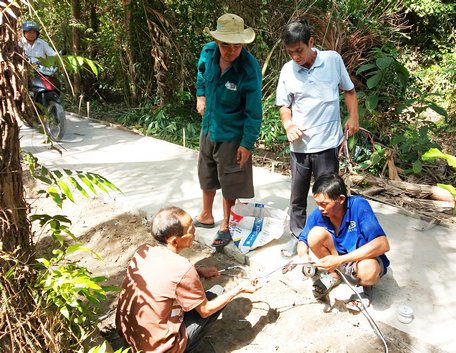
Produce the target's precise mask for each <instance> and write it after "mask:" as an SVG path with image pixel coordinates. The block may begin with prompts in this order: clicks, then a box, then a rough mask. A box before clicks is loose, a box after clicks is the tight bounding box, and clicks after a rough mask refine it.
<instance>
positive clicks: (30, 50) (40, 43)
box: [19, 37, 57, 64]
mask: <svg viewBox="0 0 456 353" xmlns="http://www.w3.org/2000/svg"><path fill="white" fill-rule="evenodd" d="M19 46H20V47H21V48H22V49H23V50H24V54H25V56H27V57H28V58H29V59H30V62H31V63H32V64H36V63H37V62H39V58H48V57H50V56H56V55H57V53H56V52H55V51H54V49H52V48H51V47H50V46H49V44H48V43H47V42H46V41H44V40H42V39H41V38H37V39H36V40H35V41H34V42H33V45H30V43H29V42H27V40H26V39H25V38H24V37H22V38H21V39H20V41H19Z"/></svg>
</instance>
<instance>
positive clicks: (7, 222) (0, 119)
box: [0, 16, 32, 256]
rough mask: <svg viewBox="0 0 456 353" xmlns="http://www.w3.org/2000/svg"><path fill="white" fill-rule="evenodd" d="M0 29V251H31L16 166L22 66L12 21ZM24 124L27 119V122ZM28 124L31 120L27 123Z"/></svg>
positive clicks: (19, 171) (21, 113)
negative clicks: (18, 249) (17, 249)
mask: <svg viewBox="0 0 456 353" xmlns="http://www.w3.org/2000/svg"><path fill="white" fill-rule="evenodd" d="M3 20H4V21H5V22H6V24H4V25H2V26H0V48H1V52H0V70H1V71H0V250H3V251H6V252H10V251H14V250H15V249H16V248H18V247H19V248H20V253H21V254H22V255H25V256H28V255H29V254H30V252H31V248H32V239H31V228H30V222H29V221H28V218H27V214H28V206H27V203H26V202H25V199H24V188H23V182H22V169H21V162H20V145H19V121H20V119H23V118H25V116H26V115H27V114H28V113H27V110H26V108H25V104H24V94H26V92H27V90H26V89H25V87H24V84H23V83H24V81H25V79H24V77H26V73H25V70H24V63H23V61H22V59H21V58H20V56H19V55H17V54H16V53H18V52H20V49H19V48H18V45H17V43H18V38H17V35H16V33H17V32H18V31H14V29H16V28H17V22H16V20H15V19H13V18H10V17H8V16H4V17H3ZM27 120H28V119H27ZM30 120H31V119H30Z"/></svg>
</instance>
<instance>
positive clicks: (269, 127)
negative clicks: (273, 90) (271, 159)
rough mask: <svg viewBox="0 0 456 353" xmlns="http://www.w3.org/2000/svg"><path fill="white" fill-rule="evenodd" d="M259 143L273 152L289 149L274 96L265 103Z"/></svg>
mask: <svg viewBox="0 0 456 353" xmlns="http://www.w3.org/2000/svg"><path fill="white" fill-rule="evenodd" d="M259 142H260V143H261V144H263V147H264V148H265V149H266V150H269V151H272V152H284V151H286V150H287V149H288V148H289V146H288V140H287V135H286V133H285V130H284V129H283V126H282V122H281V120H280V117H279V109H278V107H277V106H276V105H275V97H274V96H271V97H269V98H268V99H265V100H264V101H263V123H262V125H261V132H260V137H259Z"/></svg>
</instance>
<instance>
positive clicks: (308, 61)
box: [276, 19, 359, 256]
mask: <svg viewBox="0 0 456 353" xmlns="http://www.w3.org/2000/svg"><path fill="white" fill-rule="evenodd" d="M282 42H283V44H284V46H285V49H286V51H287V53H288V55H289V56H290V58H291V60H290V61H289V62H287V63H286V64H285V65H284V66H283V68H282V71H281V73H280V78H279V82H278V86H277V95H276V105H277V106H279V107H280V119H281V120H282V123H283V127H284V128H285V130H286V134H287V137H288V141H289V142H290V151H291V156H290V157H291V158H290V159H291V197H290V231H291V233H292V235H293V236H292V237H291V239H290V242H289V243H288V244H287V247H286V248H285V249H283V251H282V253H283V254H284V255H286V256H292V255H294V254H295V253H296V244H297V240H296V238H297V237H299V235H300V233H301V231H302V229H303V228H304V225H305V224H306V216H307V214H306V208H307V195H308V193H309V188H310V181H311V177H312V175H313V176H314V179H315V180H316V179H317V178H318V177H319V176H321V175H323V174H330V173H338V171H339V160H338V147H339V145H340V144H341V143H342V141H343V136H344V133H343V130H342V125H341V119H340V105H339V94H340V91H343V94H344V99H345V104H346V106H347V109H348V111H349V117H348V120H347V122H346V124H345V126H344V128H345V130H346V131H348V134H349V135H352V134H354V133H355V132H357V131H358V129H359V121H358V101H357V98H356V92H355V88H354V84H353V82H352V81H351V79H350V76H349V74H348V72H347V69H346V68H345V65H344V62H343V60H342V57H341V56H340V55H339V54H338V53H337V52H335V51H332V50H325V51H319V50H317V49H315V48H313V45H314V42H315V40H314V38H313V37H312V35H311V31H310V29H309V26H308V24H307V21H306V20H304V19H302V20H296V21H293V22H291V23H289V24H287V25H286V26H285V28H284V31H283V33H282Z"/></svg>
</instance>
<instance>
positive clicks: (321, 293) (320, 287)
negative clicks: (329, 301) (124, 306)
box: [312, 271, 341, 300]
mask: <svg viewBox="0 0 456 353" xmlns="http://www.w3.org/2000/svg"><path fill="white" fill-rule="evenodd" d="M340 282H341V279H340V277H338V278H334V277H333V276H331V275H330V274H329V273H328V272H326V271H325V272H322V273H321V274H320V275H319V276H318V278H317V279H316V280H315V281H314V283H313V288H312V294H313V295H314V297H315V298H316V299H318V300H323V299H324V298H325V297H326V296H327V295H328V293H329V292H330V291H331V290H332V289H333V288H334V287H336V286H337V285H339V284H340Z"/></svg>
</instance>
